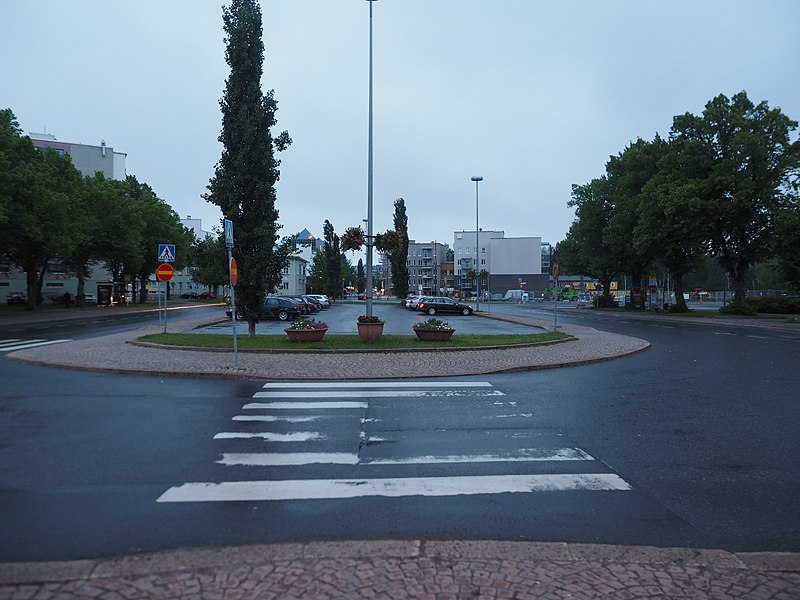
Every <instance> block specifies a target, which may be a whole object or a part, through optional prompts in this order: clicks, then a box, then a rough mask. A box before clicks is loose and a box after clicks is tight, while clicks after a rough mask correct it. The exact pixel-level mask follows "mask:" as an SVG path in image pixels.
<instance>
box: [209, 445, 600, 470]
mask: <svg viewBox="0 0 800 600" xmlns="http://www.w3.org/2000/svg"><path fill="white" fill-rule="evenodd" d="M563 461H594V458H592V457H591V456H589V455H588V454H586V453H585V452H584V451H583V450H580V449H579V448H558V449H556V450H552V451H550V453H549V454H548V453H547V451H545V450H543V449H539V448H522V449H520V450H517V451H515V452H511V453H509V454H505V455H503V454H472V455H452V456H409V457H407V458H359V456H358V454H354V453H349V452H282V453H280V452H279V453H276V452H238V453H236V452H235V453H226V454H223V455H222V459H221V460H218V461H217V463H219V464H222V465H226V466H250V467H279V466H298V465H309V464H321V463H324V464H337V465H361V466H370V465H377V466H386V465H438V464H459V463H490V462H492V463H507V462H563Z"/></svg>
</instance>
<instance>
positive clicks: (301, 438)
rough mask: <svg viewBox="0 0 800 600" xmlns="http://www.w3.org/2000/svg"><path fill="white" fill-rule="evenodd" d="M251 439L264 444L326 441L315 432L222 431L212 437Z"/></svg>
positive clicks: (218, 438)
mask: <svg viewBox="0 0 800 600" xmlns="http://www.w3.org/2000/svg"><path fill="white" fill-rule="evenodd" d="M251 438H262V439H263V440H264V441H265V442H310V441H314V440H324V439H327V438H326V437H325V436H324V435H322V434H321V433H317V432H316V431H295V432H292V433H270V432H268V431H263V432H258V433H240V432H238V431H223V432H222V433H218V434H217V435H215V436H214V439H215V440H245V439H251Z"/></svg>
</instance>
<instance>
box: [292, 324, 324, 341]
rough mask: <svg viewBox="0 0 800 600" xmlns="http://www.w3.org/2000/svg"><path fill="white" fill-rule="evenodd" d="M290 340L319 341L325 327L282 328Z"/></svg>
mask: <svg viewBox="0 0 800 600" xmlns="http://www.w3.org/2000/svg"><path fill="white" fill-rule="evenodd" d="M284 331H285V332H286V335H288V336H289V341H290V342H319V341H321V340H322V338H323V337H324V336H325V332H326V331H328V328H327V327H326V328H325V329H284Z"/></svg>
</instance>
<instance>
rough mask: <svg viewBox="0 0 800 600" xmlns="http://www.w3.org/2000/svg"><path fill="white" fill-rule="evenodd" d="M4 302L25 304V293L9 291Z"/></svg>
mask: <svg viewBox="0 0 800 600" xmlns="http://www.w3.org/2000/svg"><path fill="white" fill-rule="evenodd" d="M6 304H25V294H23V293H22V292H11V293H10V294H8V295H7V296H6Z"/></svg>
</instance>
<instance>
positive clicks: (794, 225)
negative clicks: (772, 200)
mask: <svg viewBox="0 0 800 600" xmlns="http://www.w3.org/2000/svg"><path fill="white" fill-rule="evenodd" d="M776 233H777V246H776V249H775V254H776V261H775V267H774V268H775V269H776V270H777V271H778V273H780V275H781V277H782V278H783V280H784V281H785V282H786V284H787V285H788V287H789V289H791V290H792V291H794V292H795V293H797V292H800V206H799V205H798V202H797V198H796V197H795V200H794V201H793V202H791V203H790V204H789V206H787V207H786V208H785V209H784V210H783V211H781V213H780V214H779V215H778V219H777V221H776Z"/></svg>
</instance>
